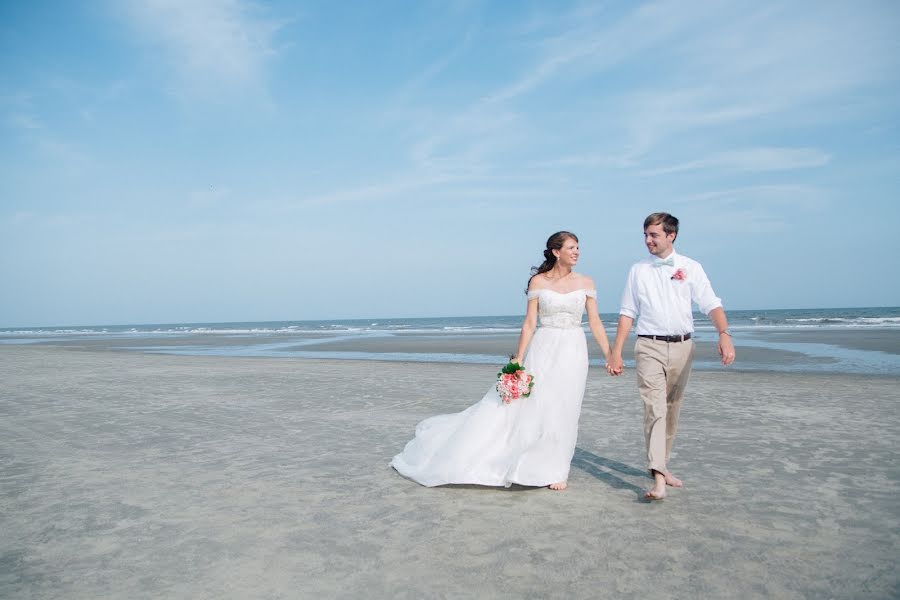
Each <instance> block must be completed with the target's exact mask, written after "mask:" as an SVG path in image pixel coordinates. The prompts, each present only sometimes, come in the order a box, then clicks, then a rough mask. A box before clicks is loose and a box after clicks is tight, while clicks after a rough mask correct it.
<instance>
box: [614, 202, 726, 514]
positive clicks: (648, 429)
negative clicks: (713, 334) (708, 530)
mask: <svg viewBox="0 0 900 600" xmlns="http://www.w3.org/2000/svg"><path fill="white" fill-rule="evenodd" d="M677 237H678V219H676V218H675V217H673V216H672V215H670V214H669V213H663V212H660V213H653V214H652V215H650V216H648V217H647V218H646V219H645V220H644V244H645V245H646V246H647V249H648V250H649V251H650V254H652V255H653V256H652V257H650V258H647V259H645V260H642V261H640V262H638V263H635V264H634V265H632V267H631V271H629V273H628V280H627V281H626V282H625V291H624V292H623V293H622V308H621V309H620V310H619V326H618V329H617V330H616V341H615V345H614V346H613V349H612V351H611V352H610V356H609V361H608V362H607V367H606V368H607V371H608V372H609V373H610V374H611V375H620V374H621V373H622V371H623V370H624V368H625V365H624V363H623V361H622V348H623V347H624V345H625V340H626V339H627V338H628V332H629V331H631V326H632V324H634V321H635V319H637V321H638V323H637V328H636V333H637V342H636V343H635V346H634V362H635V368H636V371H637V380H638V390H639V391H640V394H641V400H643V402H644V438H645V441H646V444H647V460H648V467H647V468H648V469H649V470H650V474H651V475H652V476H653V479H654V485H653V487H652V488H651V489H650V490H648V491H647V493H646V494H645V495H644V497H645V498H646V499H648V500H662V499H663V498H665V497H666V485H670V486H672V487H682V482H681V480H679V479H678V478H677V477H675V476H674V475H672V473H671V472H669V470H668V468H667V466H666V463H667V462H668V460H669V457H670V455H671V454H672V443H673V442H674V441H675V431H676V430H677V429H678V413H679V411H680V410H681V401H682V398H683V397H684V390H685V387H686V386H687V382H688V377H690V374H691V363H692V361H693V359H694V342H693V341H691V335H692V334H693V332H694V319H693V314H692V312H691V305H692V303H696V304H697V306H699V307H700V310H701V311H702V312H703V313H704V314H706V315H707V316H708V317H709V320H710V321H712V324H713V325H714V326H715V328H716V330H717V331H718V335H719V343H718V350H719V355H720V356H721V357H722V364H723V365H726V366H727V365H730V364H731V363H732V362H734V344H732V342H731V333H730V332H729V331H728V319H727V317H726V316H725V311H724V310H723V309H722V301H721V300H720V299H719V298H717V297H716V294H715V293H714V292H713V289H712V286H711V285H710V283H709V279H708V278H707V277H706V273H705V272H704V271H703V267H702V266H701V265H700V263H698V262H697V261H695V260H692V259H690V258H688V257H686V256H682V255H680V254H678V253H676V252H675V248H674V243H675V238H677Z"/></svg>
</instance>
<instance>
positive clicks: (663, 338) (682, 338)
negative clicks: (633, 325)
mask: <svg viewBox="0 0 900 600" xmlns="http://www.w3.org/2000/svg"><path fill="white" fill-rule="evenodd" d="M638 337H642V338H648V339H651V340H659V341H660V342H686V341H688V340H689V339H691V334H689V333H685V334H684V335H638Z"/></svg>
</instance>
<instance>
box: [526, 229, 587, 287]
mask: <svg viewBox="0 0 900 600" xmlns="http://www.w3.org/2000/svg"><path fill="white" fill-rule="evenodd" d="M570 239H571V240H575V242H576V243H577V242H578V236H577V235H575V234H574V233H571V232H569V231H557V232H556V233H554V234H553V235H551V236H550V237H549V238H547V249H546V250H544V262H543V263H541V266H539V267H531V277H529V278H528V285H526V286H525V293H526V294H527V293H528V286H529V285H531V280H532V279H534V276H535V275H540V274H541V273H546V272H547V271H549V270H550V269H552V268H553V267H555V266H556V257H555V256H554V255H553V251H554V250H561V249H562V247H563V244H565V243H566V240H570Z"/></svg>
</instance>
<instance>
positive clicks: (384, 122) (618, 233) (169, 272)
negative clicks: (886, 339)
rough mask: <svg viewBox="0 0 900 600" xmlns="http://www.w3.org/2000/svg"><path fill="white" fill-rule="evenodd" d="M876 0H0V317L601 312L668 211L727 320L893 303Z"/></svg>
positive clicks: (893, 142) (883, 76) (888, 80)
mask: <svg viewBox="0 0 900 600" xmlns="http://www.w3.org/2000/svg"><path fill="white" fill-rule="evenodd" d="M898 32H900V7H898V4H897V3H895V2H892V1H884V2H877V1H862V2H856V3H849V2H783V3H782V2H762V3H760V2H682V1H671V2H669V1H662V2H626V1H622V2H574V3H566V2H554V3H545V2H518V3H507V2H478V1H459V2H427V1H426V2H346V3H335V2H261V1H255V2H252V3H251V2H244V1H242V0H223V1H213V0H194V1H191V2H182V1H179V0H143V1H133V2H129V1H109V2H102V1H101V2H91V3H70V2H41V1H33V2H3V3H0V290H2V293H0V326H27V325H33V326H40V325H69V324H71V325H75V324H117V323H156V322H192V321H247V320H287V319H320V318H355V317H362V318H368V317H382V318H383V317H391V316H399V317H412V316H456V315H460V316H461V315H491V314H516V313H519V312H521V311H522V309H523V307H524V296H523V294H522V288H523V287H524V284H525V280H526V279H527V275H528V269H529V267H530V266H531V265H533V264H537V263H538V262H539V261H540V258H541V252H542V250H543V245H544V242H545V240H546V238H547V236H548V235H549V234H551V233H553V232H554V231H557V230H560V229H568V230H571V231H574V232H576V233H577V234H578V235H579V237H580V238H581V246H582V258H581V263H580V265H579V270H580V271H581V272H583V273H586V274H589V275H591V276H592V277H594V278H595V280H596V282H597V284H598V288H599V294H600V308H601V310H602V311H604V312H614V311H616V310H617V308H618V300H619V296H620V294H621V290H622V285H623V282H624V277H625V274H626V272H627V269H628V267H629V265H630V264H631V263H633V262H634V261H636V260H639V259H641V258H643V257H644V256H645V254H646V250H645V249H644V247H643V244H642V235H641V223H642V221H643V218H644V217H645V216H646V215H647V214H648V213H650V212H654V211H657V210H666V211H669V212H671V213H673V214H675V215H676V216H678V217H679V218H680V219H681V221H682V231H681V235H680V237H679V240H678V242H677V243H676V248H677V249H678V250H679V251H680V252H682V253H684V254H687V255H689V256H692V257H693V258H696V259H698V260H700V261H701V262H703V264H704V266H705V268H706V270H707V272H708V273H709V275H710V277H711V279H712V281H713V285H714V287H715V288H716V291H717V293H718V294H719V295H720V296H722V297H723V299H724V300H725V306H726V309H727V308H734V309H753V308H799V307H842V306H896V305H900V277H898V276H897V274H896V273H897V266H896V262H897V258H896V255H897V252H896V246H895V244H894V242H896V241H897V240H898V239H900V234H898V225H900V209H898V207H897V203H898V200H900V197H898V196H900V194H898V191H900V81H898V80H900V64H898V63H900V36H898V35H897V34H898Z"/></svg>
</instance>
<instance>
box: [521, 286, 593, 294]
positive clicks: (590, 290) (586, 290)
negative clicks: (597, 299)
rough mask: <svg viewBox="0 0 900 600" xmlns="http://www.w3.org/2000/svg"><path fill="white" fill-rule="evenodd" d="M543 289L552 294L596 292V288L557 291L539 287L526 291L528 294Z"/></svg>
mask: <svg viewBox="0 0 900 600" xmlns="http://www.w3.org/2000/svg"><path fill="white" fill-rule="evenodd" d="M543 291H547V292H553V293H554V294H559V295H560V296H567V295H568V294H574V293H575V292H585V293H587V292H596V291H597V288H578V289H577V290H572V291H570V292H557V291H556V290H552V289H550V288H539V289H536V290H531V291H530V292H528V293H529V294H537V293H538V292H543Z"/></svg>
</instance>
